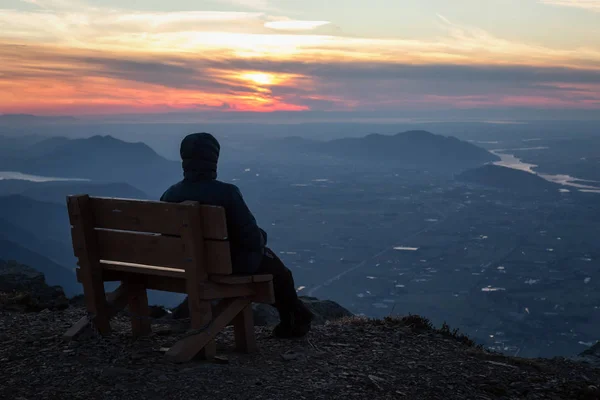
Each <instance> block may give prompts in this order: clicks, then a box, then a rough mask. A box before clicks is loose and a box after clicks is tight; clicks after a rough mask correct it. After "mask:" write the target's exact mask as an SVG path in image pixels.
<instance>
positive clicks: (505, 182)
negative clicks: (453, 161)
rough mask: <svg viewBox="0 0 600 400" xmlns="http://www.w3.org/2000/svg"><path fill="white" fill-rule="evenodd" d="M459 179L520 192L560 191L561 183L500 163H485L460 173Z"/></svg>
mask: <svg viewBox="0 0 600 400" xmlns="http://www.w3.org/2000/svg"><path fill="white" fill-rule="evenodd" d="M456 179H457V180H459V181H463V182H469V183H474V184H477V185H483V186H491V187H496V188H499V189H504V190H509V191H514V192H519V193H543V192H552V193H558V190H559V189H560V187H561V186H560V185H557V184H555V183H552V182H548V181H547V180H545V179H543V178H541V177H539V176H538V175H535V174H532V173H529V172H526V171H520V170H517V169H513V168H507V167H501V166H498V165H484V166H483V167H479V168H475V169H471V170H468V171H465V172H463V173H461V174H459V175H458V176H457V177H456Z"/></svg>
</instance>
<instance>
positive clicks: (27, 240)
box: [0, 218, 77, 268]
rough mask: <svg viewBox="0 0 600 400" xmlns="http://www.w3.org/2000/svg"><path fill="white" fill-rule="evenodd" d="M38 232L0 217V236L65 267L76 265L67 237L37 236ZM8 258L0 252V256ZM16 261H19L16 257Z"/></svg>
mask: <svg viewBox="0 0 600 400" xmlns="http://www.w3.org/2000/svg"><path fill="white" fill-rule="evenodd" d="M36 234H39V232H35V231H33V232H31V231H27V230H25V229H23V228H21V227H19V226H17V225H15V224H13V223H11V222H9V221H6V220H5V219H2V218H0V238H4V239H6V240H8V241H11V242H14V243H17V244H19V245H20V246H22V247H24V248H26V249H29V250H31V251H33V252H34V253H38V254H40V255H42V256H44V257H46V258H49V259H50V260H52V261H54V262H55V263H57V264H60V265H61V266H64V267H65V268H72V267H74V266H75V265H76V263H77V259H76V258H75V256H74V255H73V249H72V247H71V244H70V243H69V242H67V240H68V238H53V237H39V236H37V235H36ZM3 257H5V258H8V256H5V255H4V254H2V253H0V258H3ZM17 261H20V260H18V259H17Z"/></svg>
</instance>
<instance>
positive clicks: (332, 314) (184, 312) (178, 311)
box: [172, 296, 353, 326]
mask: <svg viewBox="0 0 600 400" xmlns="http://www.w3.org/2000/svg"><path fill="white" fill-rule="evenodd" d="M300 299H301V300H302V301H303V302H304V304H306V306H307V307H308V308H309V309H310V310H311V311H312V312H313V314H314V315H315V319H314V321H313V324H314V325H322V324H324V323H325V322H327V321H334V320H336V319H340V318H344V317H351V316H352V315H353V314H352V313H351V312H350V311H348V310H347V309H345V308H344V307H342V306H341V305H339V304H338V303H336V302H334V301H331V300H319V299H317V298H315V297H307V296H301V297H300ZM252 309H253V311H254V325H255V326H273V325H276V324H277V323H279V315H278V314H277V310H275V308H274V307H272V306H270V305H268V304H253V305H252ZM189 315H190V314H189V308H188V303H187V299H185V300H184V301H183V302H182V303H181V304H180V305H179V306H177V307H176V308H174V309H173V311H172V316H173V318H174V319H183V318H189Z"/></svg>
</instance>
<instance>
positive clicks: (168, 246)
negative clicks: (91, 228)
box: [95, 230, 190, 269]
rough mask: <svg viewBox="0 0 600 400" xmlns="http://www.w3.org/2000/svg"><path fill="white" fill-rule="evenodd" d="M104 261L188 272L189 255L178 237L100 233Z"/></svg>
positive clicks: (100, 245)
mask: <svg viewBox="0 0 600 400" xmlns="http://www.w3.org/2000/svg"><path fill="white" fill-rule="evenodd" d="M95 232H96V237H97V238H98V253H99V254H98V255H99V257H100V259H101V260H107V261H120V262H126V263H133V264H142V265H155V266H161V267H169V268H179V269H185V267H186V265H189V264H190V262H189V261H187V262H186V252H185V249H184V245H183V241H182V240H181V239H180V238H178V237H172V236H161V235H148V234H141V233H133V232H123V231H107V230H96V231H95Z"/></svg>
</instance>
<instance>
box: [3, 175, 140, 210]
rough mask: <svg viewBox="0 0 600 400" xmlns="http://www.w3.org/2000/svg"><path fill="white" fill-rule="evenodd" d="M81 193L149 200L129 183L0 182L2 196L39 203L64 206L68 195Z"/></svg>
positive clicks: (12, 180) (11, 180)
mask: <svg viewBox="0 0 600 400" xmlns="http://www.w3.org/2000/svg"><path fill="white" fill-rule="evenodd" d="M81 193H85V194H89V195H90V196H102V197H120V198H129V199H149V196H148V195H147V194H146V193H144V192H142V191H141V190H138V189H136V188H135V187H133V186H131V185H129V184H127V183H94V182H73V181H51V182H31V181H24V180H18V179H7V180H0V196H6V195H15V194H18V195H21V196H25V197H29V198H32V199H34V200H38V201H46V202H52V203H58V204H61V205H64V204H65V201H66V200H65V199H66V197H67V196H68V195H73V194H81Z"/></svg>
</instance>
